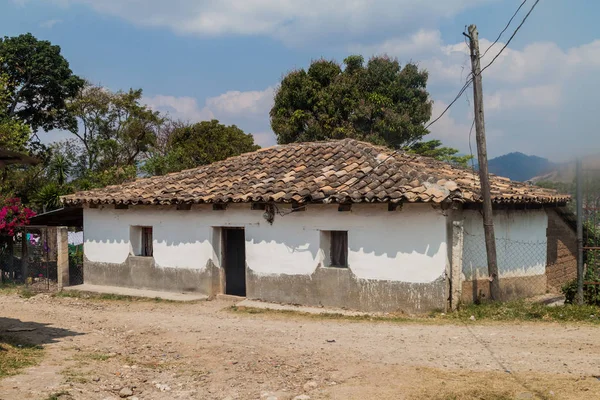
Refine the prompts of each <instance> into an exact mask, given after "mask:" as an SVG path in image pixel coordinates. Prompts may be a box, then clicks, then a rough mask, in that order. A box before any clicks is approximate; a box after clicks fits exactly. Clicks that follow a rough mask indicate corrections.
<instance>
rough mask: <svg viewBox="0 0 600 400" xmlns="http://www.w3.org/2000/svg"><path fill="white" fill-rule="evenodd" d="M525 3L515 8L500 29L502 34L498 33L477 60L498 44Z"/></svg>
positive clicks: (525, 1) (525, 0)
mask: <svg viewBox="0 0 600 400" xmlns="http://www.w3.org/2000/svg"><path fill="white" fill-rule="evenodd" d="M525 3H527V0H523V2H522V3H521V5H520V6H519V8H517V11H515V13H514V14H513V15H512V17H510V19H509V20H508V23H507V24H506V26H505V27H504V29H502V32H500V34H499V35H498V37H497V38H496V40H494V43H492V44H490V46H489V47H488V48H487V49H486V50H485V51H484V52H483V54H482V55H481V57H479V58H483V57H485V55H486V54H487V52H488V51H490V49H491V48H492V47H494V45H495V44H496V43H498V40H500V38H501V37H502V35H503V34H504V32H506V30H507V29H508V27H509V26H510V24H511V23H512V21H513V19H515V17H516V16H517V14H518V13H519V11H520V10H521V8H523V6H524V5H525ZM465 40H466V39H465Z"/></svg>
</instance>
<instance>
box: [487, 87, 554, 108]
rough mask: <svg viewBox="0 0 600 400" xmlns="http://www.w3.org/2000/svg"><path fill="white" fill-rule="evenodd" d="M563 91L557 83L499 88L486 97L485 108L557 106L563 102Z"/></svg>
mask: <svg viewBox="0 0 600 400" xmlns="http://www.w3.org/2000/svg"><path fill="white" fill-rule="evenodd" d="M561 92H562V88H561V86H560V85H556V84H549V85H541V86H532V87H525V88H522V89H514V90H498V91H496V92H494V93H492V94H490V95H488V96H486V97H485V109H486V110H490V111H493V112H496V111H507V110H511V109H515V108H521V109H531V108H556V107H558V106H559V105H560V102H561Z"/></svg>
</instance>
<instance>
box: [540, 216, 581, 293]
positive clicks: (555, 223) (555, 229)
mask: <svg viewBox="0 0 600 400" xmlns="http://www.w3.org/2000/svg"><path fill="white" fill-rule="evenodd" d="M546 212H547V214H548V231H547V236H548V254H547V260H548V261H547V266H546V277H547V284H548V290H549V291H550V292H560V288H561V286H562V285H563V284H565V283H567V282H569V281H572V280H573V279H576V278H577V235H576V232H575V231H574V230H573V228H571V226H570V225H569V224H567V223H566V222H565V221H564V219H563V218H562V217H561V216H560V215H559V213H557V212H556V210H555V209H552V208H550V209H547V210H546Z"/></svg>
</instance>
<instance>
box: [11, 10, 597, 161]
mask: <svg viewBox="0 0 600 400" xmlns="http://www.w3.org/2000/svg"><path fill="white" fill-rule="evenodd" d="M521 3H522V0H443V1H441V0H326V1H324V0H218V1H217V0H169V1H167V0H0V27H1V28H0V35H3V36H16V35H19V34H22V33H26V32H31V33H32V34H34V35H35V36H36V37H37V38H38V39H44V40H49V41H51V42H52V43H53V44H57V45H59V46H61V48H62V53H63V55H64V56H65V58H66V59H67V60H68V61H69V63H70V65H71V68H72V70H73V71H74V73H75V74H77V75H79V76H82V77H84V78H85V79H87V80H89V81H91V82H92V83H95V84H100V85H103V86H106V87H108V88H110V89H112V90H119V89H123V90H128V89H129V88H142V89H143V91H144V98H143V100H144V102H145V103H146V104H147V105H148V106H150V107H151V108H153V109H156V110H159V111H163V112H167V113H169V114H170V115H171V116H172V117H174V118H180V119H183V120H186V121H191V122H193V121H201V120H206V119H212V118H216V119H218V120H219V121H221V122H222V123H226V124H235V125H237V126H239V127H240V128H242V129H243V130H244V131H246V132H249V133H252V134H253V135H254V137H255V141H256V142H257V143H258V144H260V145H261V146H270V145H274V144H275V143H276V140H275V136H274V135H273V132H272V131H271V129H270V123H269V110H270V108H271V106H272V103H273V94H274V91H275V90H276V88H277V85H278V83H279V82H280V81H281V79H282V77H283V76H284V75H285V74H286V73H287V72H289V71H291V70H294V69H298V68H306V67H308V66H309V65H310V62H311V60H315V59H319V58H326V59H333V60H337V61H339V62H341V61H342V60H343V59H344V58H345V57H347V56H348V55H351V54H361V55H363V56H364V57H365V58H369V57H371V56H373V55H381V54H387V55H389V56H391V57H395V58H397V59H398V60H399V61H400V63H401V64H406V63H407V62H415V63H417V64H418V65H419V66H420V67H421V68H423V69H426V70H427V71H428V72H429V82H428V91H429V93H430V96H431V99H432V100H433V102H434V106H433V113H432V119H433V118H435V117H437V116H438V115H439V114H440V113H441V111H442V110H443V109H444V108H446V106H447V105H448V104H449V103H450V102H451V101H452V100H453V99H454V97H455V96H456V94H457V93H458V91H459V90H460V88H461V87H462V86H463V84H464V83H465V80H466V78H467V74H468V71H469V70H470V60H469V57H468V48H467V45H466V44H465V41H464V39H465V38H464V36H463V35H462V33H463V32H464V31H465V26H466V25H470V24H476V25H477V27H478V30H479V37H480V40H481V42H480V46H481V48H482V51H483V50H485V49H487V47H488V46H489V45H490V44H491V43H492V42H493V41H494V40H495V39H496V37H497V36H498V34H499V33H500V31H502V29H503V28H504V26H505V25H506V23H507V22H508V20H509V19H510V17H511V16H512V15H513V13H514V12H515V10H516V9H517V8H518V7H519V5H520V4H521ZM533 3H534V0H527V1H526V2H525V5H524V6H523V7H522V9H521V11H520V13H519V14H518V15H517V16H516V17H515V19H514V21H513V23H512V25H511V26H510V27H509V28H508V30H507V31H506V33H505V34H504V35H503V37H502V38H501V39H500V41H499V42H498V44H496V45H495V46H494V47H492V48H491V50H490V51H489V52H488V53H487V54H486V56H485V57H484V59H483V60H482V65H486V64H487V63H488V62H489V61H491V59H492V58H493V57H494V56H495V55H497V54H498V52H499V51H500V50H501V48H502V47H503V45H504V43H505V42H506V40H508V37H509V36H510V34H512V32H513V31H514V29H515V28H516V26H517V25H518V24H519V23H520V22H521V20H522V19H523V17H524V16H525V14H526V12H527V11H528V10H529V9H530V8H531V6H532V5H533ZM598 15H600V2H598V1H595V0H569V1H567V0H541V1H540V2H539V4H538V5H537V6H536V8H535V9H534V11H533V12H532V13H531V15H530V17H529V18H528V19H527V21H526V22H525V24H524V25H523V27H522V28H521V29H520V30H519V32H518V33H517V34H516V36H515V38H514V39H513V41H512V42H511V43H510V45H509V46H508V47H507V48H506V49H505V50H504V51H503V52H502V53H501V54H500V55H499V57H498V58H497V60H496V61H495V62H494V63H493V64H492V65H491V66H490V68H488V69H487V70H486V71H485V72H484V73H483V75H482V79H483V91H484V109H485V122H486V133H487V136H488V138H487V141H488V153H489V156H490V157H495V156H499V155H502V154H506V153H509V152H513V151H520V152H523V153H526V154H534V155H538V156H543V157H548V158H550V159H551V160H554V161H565V160H568V159H570V158H572V157H574V156H579V155H584V154H589V153H598V152H599V151H600V135H599V134H598V133H597V132H596V126H597V122H596V113H597V112H598V111H599V110H598V109H599V107H598V106H599V103H600V102H599V100H598V98H599V95H598V93H600V79H599V78H598V76H599V72H600V25H598V24H597V16H598ZM472 97H473V96H472V90H471V89H469V90H467V91H466V92H465V94H464V95H463V96H462V97H461V98H460V99H459V100H458V101H457V102H456V103H455V104H454V105H453V106H452V107H451V108H450V110H449V111H448V113H446V114H445V115H444V116H443V117H442V118H441V119H440V120H439V121H438V122H436V123H435V124H433V125H432V126H431V127H430V131H431V133H430V135H428V137H427V138H429V139H440V140H442V142H443V143H444V144H445V145H447V146H452V147H456V148H458V149H459V150H460V151H461V152H462V153H463V154H469V152H470V151H471V150H470V148H472V149H473V152H475V134H474V132H472V133H471V135H470V128H471V124H472V121H473V111H472V101H471V100H472ZM67 135H68V133H66V132H48V133H42V134H40V136H41V137H42V139H43V141H44V142H52V141H56V140H61V139H63V138H65V137H67ZM470 136H471V137H470ZM469 144H471V146H469Z"/></svg>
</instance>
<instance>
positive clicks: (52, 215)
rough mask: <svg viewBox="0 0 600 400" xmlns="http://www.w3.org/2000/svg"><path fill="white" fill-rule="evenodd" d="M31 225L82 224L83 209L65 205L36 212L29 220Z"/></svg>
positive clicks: (78, 225) (77, 225)
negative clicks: (41, 212)
mask: <svg viewBox="0 0 600 400" xmlns="http://www.w3.org/2000/svg"><path fill="white" fill-rule="evenodd" d="M29 225H31V226H75V227H82V226H83V209H82V208H81V207H65V208H59V209H58V210H52V211H48V212H46V213H43V214H38V215H36V216H35V217H32V218H31V219H30V220H29Z"/></svg>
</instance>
